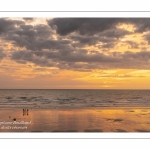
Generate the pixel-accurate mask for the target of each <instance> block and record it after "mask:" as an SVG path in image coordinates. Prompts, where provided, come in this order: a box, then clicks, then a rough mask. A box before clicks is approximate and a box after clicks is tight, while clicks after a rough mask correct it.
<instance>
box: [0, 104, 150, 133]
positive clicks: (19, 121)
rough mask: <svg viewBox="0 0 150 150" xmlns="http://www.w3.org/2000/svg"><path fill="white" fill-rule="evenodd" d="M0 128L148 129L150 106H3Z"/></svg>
mask: <svg viewBox="0 0 150 150" xmlns="http://www.w3.org/2000/svg"><path fill="white" fill-rule="evenodd" d="M0 116H1V117H0V124H1V125H0V132H149V131H150V108H148V107H146V108H145V107H144V108H143V107H141V108H139V107H138V108H136V107H134V108H133V107H128V108H124V107H122V108H120V107H119V108H115V107H114V108H84V109H79V108H74V109H28V113H27V111H26V113H25V112H24V110H23V109H20V108H18V109H12V108H11V109H1V110H0Z"/></svg>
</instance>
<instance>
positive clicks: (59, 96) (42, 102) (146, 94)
mask: <svg viewBox="0 0 150 150" xmlns="http://www.w3.org/2000/svg"><path fill="white" fill-rule="evenodd" d="M149 106H150V90H95V89H94V90H93V89H88V90H87V89H36V90H35V89H1V90H0V108H33V109H34V108H35V109H36V108H40V109H51V108H58V109H59V108H65V109H66V108H97V107H149Z"/></svg>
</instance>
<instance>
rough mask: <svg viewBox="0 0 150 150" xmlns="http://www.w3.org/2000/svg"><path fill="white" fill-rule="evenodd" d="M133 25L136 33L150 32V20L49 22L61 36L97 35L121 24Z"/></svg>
mask: <svg viewBox="0 0 150 150" xmlns="http://www.w3.org/2000/svg"><path fill="white" fill-rule="evenodd" d="M122 23H124V24H133V25H134V27H135V28H136V30H135V32H139V33H142V32H144V31H148V30H150V19H149V18H53V19H52V20H48V24H49V26H51V27H52V28H54V29H56V32H57V34H59V35H61V36H65V35H68V34H70V33H73V32H78V33H79V34H80V35H95V34H97V33H100V32H104V31H107V30H109V29H115V28H116V26H117V25H119V24H122Z"/></svg>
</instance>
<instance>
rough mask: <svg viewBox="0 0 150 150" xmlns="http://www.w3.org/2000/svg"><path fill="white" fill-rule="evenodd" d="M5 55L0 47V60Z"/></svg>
mask: <svg viewBox="0 0 150 150" xmlns="http://www.w3.org/2000/svg"><path fill="white" fill-rule="evenodd" d="M5 56H6V54H5V53H4V51H3V49H2V48H0V60H2V59H3V58H4V57H5Z"/></svg>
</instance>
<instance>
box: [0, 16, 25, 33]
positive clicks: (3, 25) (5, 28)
mask: <svg viewBox="0 0 150 150" xmlns="http://www.w3.org/2000/svg"><path fill="white" fill-rule="evenodd" d="M23 23H24V22H23V21H19V20H10V19H7V18H0V34H1V33H5V32H9V31H11V30H13V29H14V28H15V26H16V25H21V24H23Z"/></svg>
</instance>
